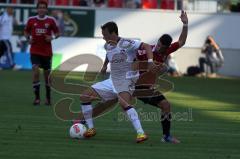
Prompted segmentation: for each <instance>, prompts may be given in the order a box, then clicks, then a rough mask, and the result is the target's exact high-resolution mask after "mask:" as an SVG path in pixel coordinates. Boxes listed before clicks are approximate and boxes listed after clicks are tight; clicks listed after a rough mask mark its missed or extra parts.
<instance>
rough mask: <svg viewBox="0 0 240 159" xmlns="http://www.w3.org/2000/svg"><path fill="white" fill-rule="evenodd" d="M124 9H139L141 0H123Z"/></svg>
mask: <svg viewBox="0 0 240 159" xmlns="http://www.w3.org/2000/svg"><path fill="white" fill-rule="evenodd" d="M124 7H125V8H133V9H134V8H140V7H141V0H125V2H124Z"/></svg>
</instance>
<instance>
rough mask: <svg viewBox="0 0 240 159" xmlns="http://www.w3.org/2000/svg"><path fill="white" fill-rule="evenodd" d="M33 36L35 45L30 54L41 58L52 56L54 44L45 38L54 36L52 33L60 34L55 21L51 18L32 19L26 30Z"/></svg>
mask: <svg viewBox="0 0 240 159" xmlns="http://www.w3.org/2000/svg"><path fill="white" fill-rule="evenodd" d="M24 31H25V32H26V33H28V34H29V35H31V38H32V40H33V43H32V44H31V48H30V53H31V54H36V55H41V56H52V44H51V42H47V41H46V40H45V38H46V37H45V36H46V35H49V36H52V33H54V34H56V33H59V29H58V27H57V24H56V22H55V19H54V18H53V17H50V16H45V17H44V18H40V17H39V16H33V17H30V18H29V19H28V21H27V25H26V27H25V30H24Z"/></svg>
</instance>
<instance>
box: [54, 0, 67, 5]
mask: <svg viewBox="0 0 240 159" xmlns="http://www.w3.org/2000/svg"><path fill="white" fill-rule="evenodd" d="M55 5H61V6H67V5H69V0H56V2H55Z"/></svg>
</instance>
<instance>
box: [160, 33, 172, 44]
mask: <svg viewBox="0 0 240 159" xmlns="http://www.w3.org/2000/svg"><path fill="white" fill-rule="evenodd" d="M159 41H160V42H161V43H162V44H163V45H164V46H167V47H169V46H170V45H171V43H172V37H171V36H170V35H169V34H163V35H162V36H161V37H160V38H159Z"/></svg>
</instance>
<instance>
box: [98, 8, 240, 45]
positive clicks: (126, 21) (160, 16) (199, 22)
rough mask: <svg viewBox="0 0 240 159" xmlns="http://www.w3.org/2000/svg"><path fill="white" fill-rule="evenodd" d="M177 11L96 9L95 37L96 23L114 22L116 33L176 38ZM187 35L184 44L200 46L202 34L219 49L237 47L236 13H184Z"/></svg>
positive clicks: (178, 26) (150, 39)
mask: <svg viewBox="0 0 240 159" xmlns="http://www.w3.org/2000/svg"><path fill="white" fill-rule="evenodd" d="M180 13H181V12H180V11H178V12H173V11H159V10H122V9H112V10H109V9H107V10H106V9H99V10H96V21H95V26H96V27H95V36H96V37H99V36H102V35H101V28H100V26H101V25H102V24H104V23H105V22H107V21H115V22H117V24H118V26H119V33H120V36H123V37H130V38H141V39H142V40H143V41H145V42H148V43H155V42H156V41H157V39H158V38H159V37H160V36H161V35H162V34H164V33H168V34H170V35H172V36H173V38H174V39H175V40H177V39H178V37H179V34H180V32H181V29H182V22H181V21H180V18H179V15H180ZM188 18H189V35H188V40H187V43H186V45H185V47H190V48H195V47H201V46H202V44H203V42H204V40H205V38H206V36H207V35H212V36H213V37H214V38H215V40H216V41H217V43H218V44H219V45H220V46H221V47H222V48H228V49H229V48H231V49H240V40H239V37H240V31H239V27H240V14H230V13H226V14H224V13H221V14H216V13H188Z"/></svg>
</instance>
